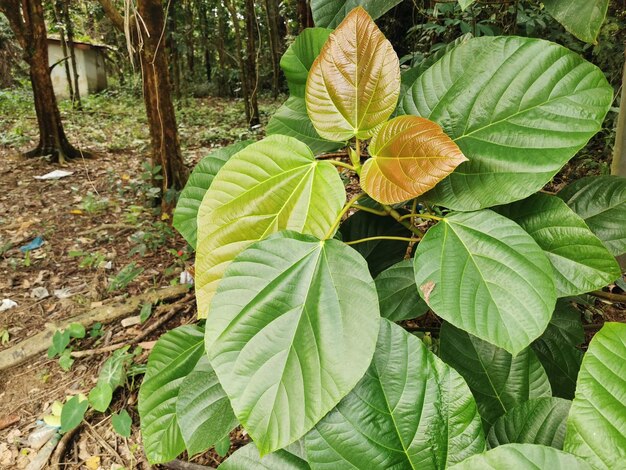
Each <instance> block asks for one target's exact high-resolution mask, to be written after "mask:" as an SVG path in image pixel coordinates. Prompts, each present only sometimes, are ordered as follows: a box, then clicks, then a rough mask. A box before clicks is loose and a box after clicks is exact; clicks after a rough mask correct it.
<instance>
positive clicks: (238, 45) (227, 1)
mask: <svg viewBox="0 0 626 470" xmlns="http://www.w3.org/2000/svg"><path fill="white" fill-rule="evenodd" d="M246 1H247V0H246ZM224 6H225V7H226V8H227V9H228V13H230V17H231V20H232V22H233V29H234V30H235V52H236V55H237V64H238V65H239V76H240V80H241V91H242V94H243V101H244V107H245V113H246V121H247V122H248V123H250V122H251V119H252V115H251V114H250V91H249V89H248V86H249V83H250V82H249V80H248V76H247V75H248V71H247V67H246V63H245V61H244V58H243V52H242V51H243V41H242V40H241V29H240V27H239V19H238V18H237V11H236V10H235V7H234V5H233V2H232V0H224Z"/></svg>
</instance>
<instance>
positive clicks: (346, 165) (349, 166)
mask: <svg viewBox="0 0 626 470" xmlns="http://www.w3.org/2000/svg"><path fill="white" fill-rule="evenodd" d="M328 163H330V164H332V165H335V166H340V167H341V168H347V169H348V170H352V171H356V168H354V167H353V166H352V165H348V164H347V163H344V162H340V161H338V160H328Z"/></svg>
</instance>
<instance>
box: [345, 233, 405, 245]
mask: <svg viewBox="0 0 626 470" xmlns="http://www.w3.org/2000/svg"><path fill="white" fill-rule="evenodd" d="M372 240H399V241H402V242H414V241H417V239H416V238H409V237H392V236H384V235H381V236H377V237H367V238H360V239H359V240H352V241H351V242H345V244H346V245H356V244H357V243H365V242H369V241H372Z"/></svg>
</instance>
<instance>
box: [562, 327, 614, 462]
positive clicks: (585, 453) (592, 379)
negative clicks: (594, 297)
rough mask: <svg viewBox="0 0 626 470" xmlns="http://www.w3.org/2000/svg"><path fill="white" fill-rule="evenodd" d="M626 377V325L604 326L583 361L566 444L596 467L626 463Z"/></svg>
mask: <svg viewBox="0 0 626 470" xmlns="http://www.w3.org/2000/svg"><path fill="white" fill-rule="evenodd" d="M625 377H626V325H625V324H623V323H605V324H604V326H603V327H602V329H601V330H600V331H599V332H598V333H596V335H595V336H594V337H593V339H592V340H591V343H589V349H587V352H586V353H585V357H584V358H583V363H582V366H581V368H580V373H579V374H578V383H577V386H576V397H575V398H574V401H573V402H572V409H571V411H570V414H569V418H568V421H567V432H566V435H565V445H564V449H565V450H566V451H567V452H571V453H572V454H576V455H577V456H579V457H581V458H582V459H584V460H586V461H587V462H588V463H589V464H590V465H592V466H593V468H596V469H606V470H613V469H616V468H621V467H623V466H624V462H626V384H625Z"/></svg>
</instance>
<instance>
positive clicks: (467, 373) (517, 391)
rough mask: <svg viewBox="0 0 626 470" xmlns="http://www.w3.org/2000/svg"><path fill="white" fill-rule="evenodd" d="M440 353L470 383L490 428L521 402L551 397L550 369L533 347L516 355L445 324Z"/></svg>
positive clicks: (479, 408) (442, 328)
mask: <svg viewBox="0 0 626 470" xmlns="http://www.w3.org/2000/svg"><path fill="white" fill-rule="evenodd" d="M439 355H440V357H441V359H443V360H444V361H445V362H446V363H448V364H450V365H451V366H452V367H454V368H455V369H456V370H457V371H458V372H459V373H460V374H461V375H462V376H463V378H464V379H465V381H466V382H467V384H468V385H469V387H470V389H471V390H472V393H473V394H474V398H475V399H476V403H477V405H478V410H479V412H480V415H481V417H482V418H483V420H484V421H485V423H486V424H487V426H486V427H487V429H488V428H489V427H490V426H491V425H492V424H493V423H494V422H495V420H496V419H497V418H499V417H500V416H502V415H504V414H506V413H507V412H508V411H509V410H511V409H513V408H514V407H515V406H517V405H519V404H520V403H523V402H525V401H528V400H530V399H532V398H540V397H549V396H551V389H550V382H549V381H548V377H547V375H546V372H545V371H544V369H543V367H542V366H541V363H540V362H539V360H538V359H537V356H535V353H534V352H533V351H532V349H530V348H527V349H524V350H523V351H521V352H520V353H519V354H518V355H517V356H515V357H513V356H511V354H509V353H508V352H507V351H505V350H504V349H502V348H498V347H497V346H494V345H493V344H490V343H487V342H486V341H482V340H480V339H478V338H476V337H475V336H472V335H470V334H468V333H466V332H465V331H463V330H460V329H458V328H455V327H454V326H452V325H450V324H449V323H444V324H443V326H442V327H441V333H440V345H439Z"/></svg>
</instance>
